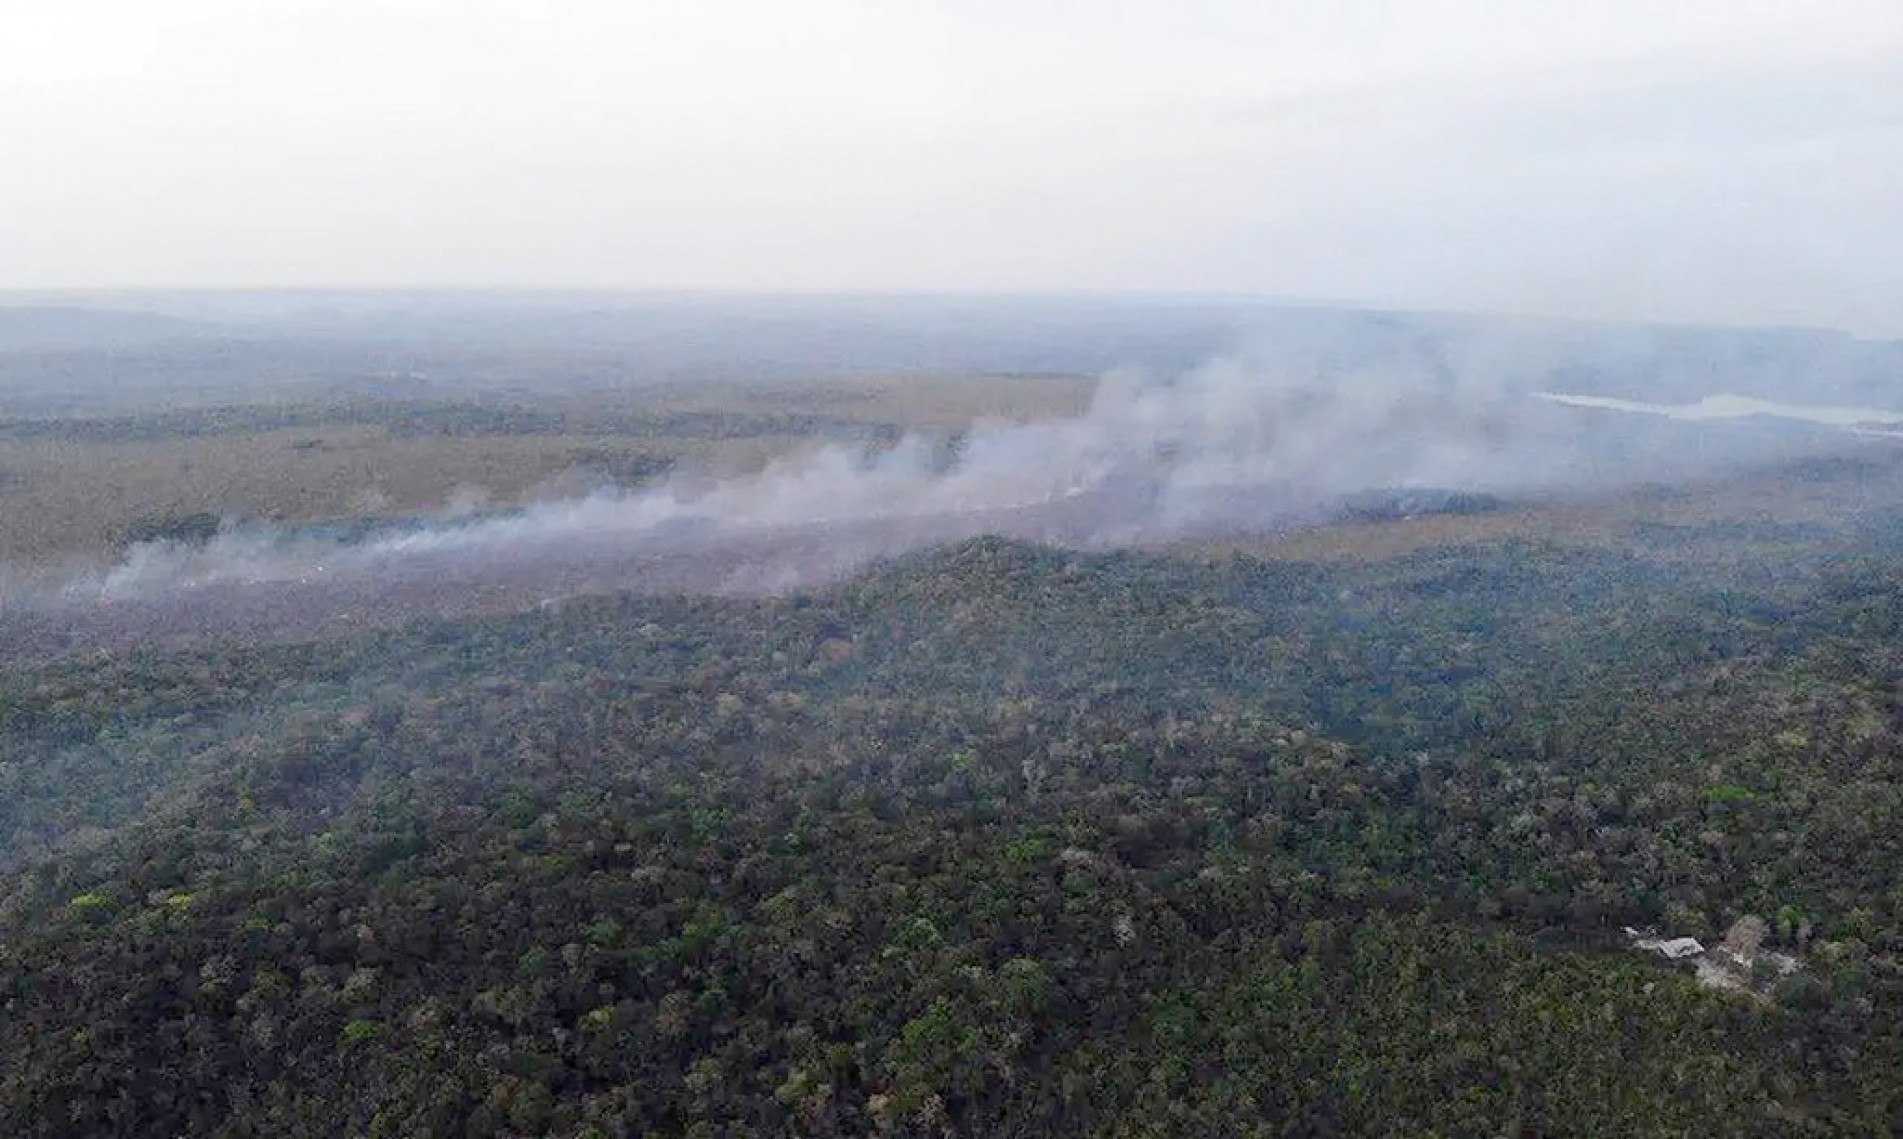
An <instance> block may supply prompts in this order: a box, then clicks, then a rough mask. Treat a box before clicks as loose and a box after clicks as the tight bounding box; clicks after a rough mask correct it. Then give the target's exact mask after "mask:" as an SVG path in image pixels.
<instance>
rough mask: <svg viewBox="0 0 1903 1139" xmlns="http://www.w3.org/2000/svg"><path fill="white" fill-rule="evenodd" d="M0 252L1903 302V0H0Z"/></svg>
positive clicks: (656, 281) (1542, 297) (1635, 314)
mask: <svg viewBox="0 0 1903 1139" xmlns="http://www.w3.org/2000/svg"><path fill="white" fill-rule="evenodd" d="M0 156H4V160H0V288H14V289H62V288H91V287H113V288H123V287H165V288H173V287H251V286H350V287H384V286H390V287H401V286H430V287H436V286H471V287H476V286H515V287H565V288H574V287H580V288H590V287H603V288H663V289H744V290H768V291H773V290H793V291H927V292H941V291H957V292H1036V291H1047V290H1062V291H1087V292H1094V291H1110V292H1121V291H1140V292H1191V293H1229V294H1264V295H1270V296H1276V297H1286V298H1304V299H1339V300H1350V301H1357V302H1362V303H1374V304H1384V305H1395V306H1402V307H1424V308H1437V309H1465V310H1488V311H1513V312H1525V313H1541V314H1552V315H1562V316H1578V317H1591V318H1639V319H1648V320H1689V321H1707V322H1718V323H1743V324H1757V323H1776V324H1812V325H1824V326H1832V327H1841V328H1848V329H1851V330H1853V331H1858V332H1862V333H1865V334H1874V335H1885V336H1903V3H1899V2H1898V0H1672V2H1671V3H1660V2H1658V0H1594V2H1592V3H1581V2H1579V0H1567V2H1564V3H1556V2H1548V0H1411V2H1401V0H1392V2H1381V0H1307V2H1302V3H1294V2H1288V0H1205V2H1196V0H1162V2H1150V0H1088V2H1086V0H801V2H800V3H787V2H784V0H665V2H654V0H545V2H537V0H164V2H163V3H154V2H153V0H60V2H59V3H45V2H42V0H0Z"/></svg>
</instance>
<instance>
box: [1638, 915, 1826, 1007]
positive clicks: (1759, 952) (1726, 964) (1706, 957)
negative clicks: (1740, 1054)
mask: <svg viewBox="0 0 1903 1139" xmlns="http://www.w3.org/2000/svg"><path fill="white" fill-rule="evenodd" d="M1769 932H1770V926H1769V925H1767V924H1766V923H1765V921H1764V919H1763V918H1761V917H1758V916H1757V915H1755V914H1746V915H1745V916H1744V917H1741V918H1739V919H1738V920H1737V921H1736V922H1734V923H1732V926H1731V929H1730V930H1729V931H1728V932H1727V933H1726V934H1725V940H1724V944H1722V945H1719V946H1717V947H1715V948H1713V949H1709V950H1707V949H1706V948H1705V947H1704V946H1703V945H1702V944H1700V943H1699V942H1698V940H1697V939H1696V938H1690V937H1670V938H1666V937H1659V936H1658V935H1657V934H1656V933H1655V932H1653V931H1652V930H1649V929H1646V930H1638V929H1633V928H1632V927H1631V926H1627V927H1626V930H1625V935H1626V937H1627V938H1628V939H1629V940H1631V942H1632V947H1633V948H1634V949H1640V950H1645V951H1647V952H1651V953H1657V954H1658V955H1659V956H1661V957H1664V958H1665V959H1667V960H1669V961H1676V962H1690V963H1691V966H1692V969H1693V971H1694V972H1695V973H1696V974H1697V976H1698V983H1699V984H1701V985H1705V986H1707V987H1709V988H1714V989H1735V990H1738V991H1740V992H1747V993H1752V994H1754V995H1756V996H1760V997H1768V996H1769V995H1770V991H1771V989H1772V987H1773V986H1775V985H1776V984H1777V982H1779V981H1781V980H1783V979H1784V978H1785V977H1788V976H1790V975H1791V974H1792V973H1795V972H1797V971H1798V970H1799V969H1801V968H1803V965H1802V963H1801V962H1799V961H1798V959H1797V958H1795V957H1793V956H1791V955H1790V954H1787V953H1776V952H1772V951H1770V950H1767V949H1765V948H1764V938H1765V936H1766V935H1767V934H1768V933H1769Z"/></svg>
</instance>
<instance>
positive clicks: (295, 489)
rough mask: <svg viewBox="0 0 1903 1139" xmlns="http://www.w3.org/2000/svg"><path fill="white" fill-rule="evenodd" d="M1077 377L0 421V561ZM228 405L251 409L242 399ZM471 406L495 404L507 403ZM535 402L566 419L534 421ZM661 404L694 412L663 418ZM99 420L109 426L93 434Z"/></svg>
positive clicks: (671, 459) (767, 449) (762, 450)
mask: <svg viewBox="0 0 1903 1139" xmlns="http://www.w3.org/2000/svg"><path fill="white" fill-rule="evenodd" d="M1092 387H1093V385H1092V383H1091V381H1089V380H1086V379H1081V378H1076V377H1038V376H1027V377H1015V376H1013V377H976V378H974V377H943V378H920V377H863V378H854V379H847V380H839V381H834V382H813V383H803V384H785V385H771V386H763V385H746V384H739V383H730V384H698V385H693V386H687V385H677V386H664V387H655V388H651V389H646V390H642V391H637V392H631V393H626V394H621V395H617V396H614V397H612V398H610V397H607V396H602V395H576V396H569V397H565V398H563V399H560V400H556V401H553V402H552V403H550V404H538V405H535V406H534V407H532V408H531V407H525V408H524V410H526V411H527V412H531V413H533V414H534V415H535V416H538V417H541V418H540V419H538V420H537V421H536V422H535V423H534V424H533V425H532V427H531V428H529V429H524V430H522V431H519V432H518V431H514V430H511V429H510V428H509V427H508V425H507V424H506V423H504V424H503V425H502V426H500V427H489V426H481V427H479V428H476V429H469V428H468V427H467V425H466V424H465V425H462V426H461V427H459V428H458V429H456V430H447V429H446V430H445V432H444V433H430V432H429V431H428V430H424V429H421V428H419V427H418V425H417V424H416V423H415V422H414V421H416V420H419V419H420V420H422V421H423V423H422V427H423V428H426V427H428V425H429V418H428V417H429V413H430V411H431V409H430V408H427V407H426V408H423V409H421V410H420V411H419V410H418V409H416V408H414V407H410V406H406V407H405V408H404V409H403V411H404V419H403V422H402V423H398V424H392V423H381V422H375V421H374V416H372V417H369V418H371V419H372V420H373V421H371V422H363V421H362V420H363V419H365V418H366V417H365V416H364V415H362V414H361V409H357V408H347V409H346V410H349V411H350V412H351V414H350V415H337V416H335V418H334V419H333V420H332V421H328V422H327V421H325V417H326V415H327V414H330V413H331V412H334V411H336V410H337V409H335V408H326V407H325V405H321V404H319V405H296V406H297V407H300V408H309V407H311V406H315V407H316V410H315V411H308V412H307V413H306V414H305V415H304V418H305V419H306V420H308V422H300V423H299V424H298V425H296V426H288V427H280V426H268V425H267V426H256V427H254V426H247V425H246V424H247V422H248V421H247V420H246V419H245V417H242V416H240V417H234V418H235V422H227V421H223V420H220V419H218V418H217V417H216V416H215V414H214V415H211V416H208V417H207V418H208V420H209V422H208V424H205V425H200V426H197V427H195V428H194V429H193V430H190V431H171V430H169V429H168V427H167V425H168V424H169V421H159V422H158V423H157V425H156V426H154V425H153V422H152V421H150V420H149V419H148V420H141V419H139V418H137V417H130V418H126V419H122V420H115V421H112V422H111V424H110V425H104V424H103V422H102V421H97V420H94V421H87V420H71V421H59V422H57V423H51V424H49V423H45V422H42V423H38V424H34V425H32V430H30V431H16V432H15V433H14V434H12V435H8V434H6V433H5V432H4V431H3V430H0V562H12V563H15V564H35V563H42V564H43V563H46V562H51V561H56V560H58V559H61V558H64V557H68V556H77V555H88V554H94V555H96V554H99V553H104V552H108V551H110V550H112V549H114V548H116V547H118V546H120V545H123V544H124V543H125V541H126V540H127V537H128V536H129V535H131V534H133V533H136V532H137V531H138V528H139V527H140V526H142V525H151V524H152V523H154V522H155V521H162V520H164V519H166V518H172V517H181V516H186V515H192V514H198V513H201V512H205V513H211V514H217V515H229V516H237V517H244V518H251V519H257V520H261V521H267V522H272V523H284V524H290V523H300V522H311V521H318V520H323V519H334V518H364V517H390V516H399V515H407V514H416V513H421V512H430V511H436V510H442V509H445V508H446V507H450V506H452V505H455V504H458V503H459V502H470V503H486V504H490V505H510V504H516V503H520V502H523V501H525V500H530V499H534V498H537V497H542V496H546V495H551V494H561V493H574V492H577V491H582V490H586V489H588V488H589V487H591V486H594V485H599V484H601V483H604V482H613V483H618V484H622V485H627V484H632V483H638V482H640V481H642V480H643V479H644V478H649V477H652V476H654V475H655V474H656V473H658V472H659V471H661V470H664V469H665V468H667V467H668V466H670V465H675V464H684V465H690V466H694V467H700V468H708V469H712V470H715V471H720V472H731V471H741V470H746V469H750V468H756V467H758V466H759V465H761V464H762V463H764V462H765V461H767V460H768V459H770V458H771V457H773V456H775V455H778V454H783V453H785V452H787V451H789V450H792V449H794V448H797V447H800V446H804V445H808V444H809V443H810V442H811V441H812V439H813V437H814V436H815V435H819V436H822V437H823V436H825V435H827V434H828V433H829V428H830V429H837V430H841V431H847V432H850V430H851V429H852V428H854V427H855V426H856V427H858V428H863V429H866V432H869V433H870V436H871V437H875V438H876V437H879V436H881V435H883V436H888V437H889V436H890V435H892V434H894V433H897V432H901V431H906V430H929V431H955V430H958V429H961V428H963V427H965V426H968V425H970V424H972V423H973V422H976V421H979V420H981V419H1007V420H1026V419H1035V418H1041V417H1048V416H1056V415H1070V414H1076V413H1077V412H1079V411H1081V410H1082V409H1083V408H1084V407H1085V406H1086V405H1087V403H1088V401H1089V396H1090V392H1091V390H1092ZM288 406H292V405H287V407H288ZM442 409H445V410H465V411H466V410H467V409H466V408H465V407H464V406H463V405H448V404H445V405H442ZM246 410H247V412H248V413H249V414H250V416H251V417H252V418H256V417H257V410H258V409H256V408H255V407H254V408H249V409H246ZM483 410H486V411H492V412H496V413H498V414H500V415H503V416H504V417H505V418H506V415H507V413H509V412H510V411H513V410H516V408H514V407H513V406H512V405H497V406H495V407H485V408H484V409H483ZM551 416H554V417H560V418H563V419H565V420H566V421H568V422H569V423H570V424H572V427H566V428H559V429H554V430H551V429H550V427H549V424H548V422H547V419H548V418H549V417H551ZM615 416H620V417H623V418H624V419H625V418H626V417H628V416H648V417H651V418H653V419H654V420H655V422H654V424H653V425H652V428H651V429H647V428H646V427H644V426H643V425H642V424H639V423H636V424H634V425H629V424H627V423H625V422H623V423H620V424H616V423H614V422H613V421H612V420H613V417H615ZM679 417H703V418H702V419H690V420H687V421H686V422H684V423H682V424H680V425H678V426H676V425H674V424H675V422H676V420H677V419H678V418H679ZM353 419H354V420H357V421H352V420H353ZM597 421H599V422H600V423H601V424H602V426H601V427H596V426H594V424H596V423H597ZM813 421H817V423H818V425H817V426H815V424H814V422H813ZM194 423H196V421H194ZM7 426H8V425H7V424H6V423H4V422H0V428H5V427H7ZM15 426H18V425H17V424H16V425H15ZM114 432H117V433H118V434H119V435H120V436H121V437H100V436H102V435H105V436H110V435H112V434H114Z"/></svg>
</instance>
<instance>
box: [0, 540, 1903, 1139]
mask: <svg viewBox="0 0 1903 1139" xmlns="http://www.w3.org/2000/svg"><path fill="white" fill-rule="evenodd" d="M1830 535H1836V536H1835V537H1832V536H1829V535H1826V534H1825V533H1824V532H1822V531H1817V530H1814V529H1809V528H1807V527H1806V526H1805V525H1803V524H1801V523H1799V522H1794V521H1792V520H1789V519H1785V520H1782V521H1776V520H1768V521H1766V522H1764V523H1762V524H1760V525H1758V526H1756V527H1755V528H1754V527H1748V526H1746V527H1740V526H1737V525H1735V524H1722V525H1721V524H1716V523H1714V524H1713V525H1712V526H1711V527H1710V528H1709V529H1708V530H1707V531H1705V532H1700V531H1697V530H1695V529H1688V530H1686V531H1684V532H1674V533H1672V534H1669V535H1665V536H1663V537H1662V538H1661V539H1660V544H1659V546H1658V547H1657V548H1656V549H1655V550H1654V551H1653V553H1654V554H1656V553H1658V551H1659V550H1663V549H1668V548H1669V550H1670V551H1672V552H1673V554H1674V556H1671V557H1663V556H1641V555H1640V554H1639V553H1635V552H1633V551H1629V550H1618V549H1613V548H1592V547H1589V546H1584V545H1570V546H1569V545H1562V544H1557V543H1553V542H1548V541H1542V540H1538V539H1530V538H1529V539H1520V540H1509V541H1504V542H1484V543H1478V544H1460V545H1450V546H1427V547H1423V548H1418V549H1414V550H1411V551H1407V552H1403V553H1398V554H1395V555H1393V556H1387V557H1378V558H1365V559H1350V560H1331V561H1327V562H1319V561H1301V560H1285V559H1280V560H1273V561H1270V560H1262V559H1260V558H1258V557H1255V556H1252V555H1250V554H1249V553H1247V552H1243V551H1237V550H1225V551H1219V552H1213V553H1212V552H1198V551H1195V550H1187V549H1186V550H1177V551H1159V552H1151V553H1139V552H1125V553H1098V554H1086V553H1078V552H1070V551H1064V550H1059V549H1054V548H1049V547H1043V546H1037V545H1033V544H1027V543H1021V542H1013V541H1005V540H1000V539H977V540H972V541H967V542H963V543H959V544H956V545H952V546H948V547H943V548H940V549H936V550H930V551H925V552H922V553H919V554H914V555H909V556H907V557H904V558H901V559H898V560H896V561H894V562H891V563H888V564H884V565H881V566H878V567H876V568H874V569H872V570H870V571H868V572H866V573H863V574H861V575H859V576H857V577H855V578H853V579H851V580H849V581H846V582H844V583H842V584H840V585H838V586H836V587H832V588H829V589H824V590H819V591H813V592H806V593H801V594H797V595H793V596H789V597H785V598H781V599H754V600H745V599H698V598H692V597H685V596H679V597H650V598H642V597H635V596H619V597H602V598H592V599H591V598H573V599H568V600H565V601H563V602H561V603H559V604H553V605H550V606H545V607H543V608H541V609H540V610H538V611H536V612H534V613H531V614H524V615H514V616H498V617H490V618H483V619H471V620H464V621H457V622H424V623H420V624H414V625H410V626H407V627H404V628H402V629H399V630H396V631H392V632H385V633H376V634H370V635H365V636H361V637H358V638H356V639H352V640H344V641H330V642H324V643H313V644H294V643H293V644H282V645H252V646H242V647H205V648H201V649H197V650H178V651H172V650H168V651H163V652H160V651H149V652H129V653H112V654H101V655H98V656H93V657H85V658H80V659H67V660H63V661H54V662H44V663H39V664H33V665H22V666H21V667H19V668H17V669H15V670H14V671H11V672H9V673H8V674H7V675H6V676H5V679H4V682H3V683H0V733H3V734H0V741H4V742H3V743H0V747H3V748H4V750H3V751H0V789H3V790H0V858H4V865H5V867H6V870H5V877H4V879H3V880H0V888H4V891H5V893H4V898H3V899H0V996H3V997H4V1002H5V1005H4V1007H5V1009H6V1016H5V1018H4V1020H0V1034H3V1035H4V1040H3V1041H0V1046H3V1047H4V1053H3V1054H4V1055H6V1056H8V1057H9V1059H8V1061H7V1063H6V1064H5V1066H4V1070H3V1073H0V1114H4V1117H5V1119H6V1127H7V1129H8V1131H9V1132H10V1133H14V1134H22V1135H27V1134H49V1135H50V1134H73V1135H77V1134H102V1133H125V1134H132V1133H139V1134H151V1133H167V1134H170V1133H179V1132H187V1133H205V1134H221V1135H266V1134H269V1135H291V1134H311V1135H317V1134H335V1133H337V1132H338V1131H339V1130H340V1129H341V1130H345V1131H349V1132H352V1133H369V1134H379V1135H415V1134H445V1135H447V1134H491V1135H539V1134H557V1135H612V1134H633V1133H643V1132H657V1133H667V1134H704V1135H716V1134H785V1133H818V1134H870V1133H888V1134H938V1133H955V1134H1023V1135H1042V1134H1055V1133H1080V1134H1103V1135H1113V1134H1155V1133H1169V1134H1184V1135H1192V1134H1193V1135H1206V1134H1329V1133H1339V1134H1367V1133H1408V1134H1421V1133H1438V1134H1448V1135H1453V1134H1481V1133H1484V1134H1495V1133H1525V1134H1576V1135H1613V1134H1634V1135H1638V1134H1661V1133H1691V1132H1694V1131H1696V1132H1702V1133H1707V1134H1738V1135H1747V1134H1749V1135H1759V1134H1793V1135H1795V1134H1869V1133H1883V1132H1887V1131H1889V1130H1890V1129H1891V1128H1892V1127H1893V1126H1895V1125H1897V1124H1898V1122H1899V1121H1903V1080H1899V1078H1898V1073H1899V1072H1903V1036H1900V1035H1899V1027H1898V1026H1899V1024H1903V1021H1900V1020H1899V1016H1898V1014H1899V1013H1903V973H1899V970H1898V966H1897V958H1896V953H1897V952H1898V950H1899V948H1903V891H1899V890H1898V888H1897V887H1896V883H1897V882H1898V881H1903V864H1900V863H1899V859H1900V858H1903V853H1900V852H1899V850H1898V847H1897V845H1896V844H1895V842H1894V839H1893V836H1894V835H1895V833H1896V828H1897V826H1898V824H1899V821H1903V820H1899V818H1898V814H1899V811H1900V810H1903V770H1900V769H1899V766H1898V765H1899V762H1900V757H1903V753H1900V752H1899V749H1898V747H1897V743H1898V738H1899V731H1903V721H1899V718H1898V709H1897V695H1898V691H1899V688H1898V684H1899V679H1900V678H1903V671H1899V670H1900V669H1903V659H1900V658H1899V653H1898V650H1897V647H1896V645H1897V642H1896V635H1897V633H1898V631H1899V629H1903V577H1899V573H1898V570H1897V569H1896V565H1897V562H1896V554H1897V552H1898V549H1899V547H1903V515H1899V514H1897V513H1895V512H1894V511H1885V510H1882V509H1877V510H1873V511H1872V512H1871V513H1870V514H1869V515H1868V516H1867V517H1865V518H1863V519H1862V520H1861V521H1860V523H1859V526H1858V528H1857V536H1856V538H1855V541H1854V542H1852V543H1850V544H1849V545H1846V544H1845V543H1844V542H1843V541H1841V540H1840V538H1841V534H1840V533H1839V532H1837V531H1831V532H1830ZM1772 548H1775V549H1778V550H1780V551H1782V552H1783V553H1784V554H1785V555H1786V556H1784V557H1781V558H1780V559H1778V560H1776V561H1775V562H1770V561H1765V560H1762V559H1754V558H1751V557H1749V556H1745V557H1740V556H1738V550H1740V549H1746V550H1749V549H1760V550H1763V549H1772ZM1793 551H1795V552H1794V553H1793ZM1747 914H1754V915H1760V916H1762V917H1763V918H1764V919H1765V920H1766V923H1767V925H1768V927H1769V934H1768V938H1769V940H1768V944H1770V945H1773V946H1776V947H1778V948H1779V949H1780V951H1782V952H1787V953H1789V954H1790V955H1792V956H1793V957H1794V958H1796V959H1797V960H1799V961H1800V962H1801V967H1800V968H1799V969H1797V970H1796V971H1795V972H1793V973H1791V974H1790V975H1789V976H1787V977H1783V978H1781V979H1775V980H1773V979H1769V978H1760V979H1759V980H1760V981H1762V984H1761V985H1760V986H1759V987H1758V989H1757V990H1756V991H1753V990H1750V989H1747V990H1744V991H1720V990H1715V989H1711V988H1708V987H1702V986H1701V985H1700V984H1699V983H1698V982H1697V981H1696V980H1695V979H1694V977H1693V976H1692V974H1691V973H1690V972H1689V971H1687V970H1683V969H1680V968H1677V967H1674V966H1672V965H1671V964H1669V963H1667V962H1665V961H1663V960H1662V959H1659V958H1657V957H1654V956H1651V955H1648V954H1642V953H1639V952H1636V951H1634V950H1633V949H1632V948H1631V947H1630V946H1629V945H1628V944H1627V940H1626V937H1625V936H1624V935H1623V934H1622V933H1621V932H1620V931H1621V929H1622V927H1626V926H1632V927H1635V928H1656V929H1659V930H1661V931H1664V932H1666V933H1669V934H1672V935H1675V936H1691V937H1696V938H1700V939H1703V940H1704V941H1706V942H1716V941H1717V940H1718V939H1719V938H1721V937H1722V936H1723V935H1724V933H1725V931H1726V930H1727V929H1728V928H1729V927H1730V926H1731V925H1732V924H1733V923H1734V922H1736V921H1737V919H1739V918H1740V917H1743V916H1744V915H1747Z"/></svg>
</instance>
